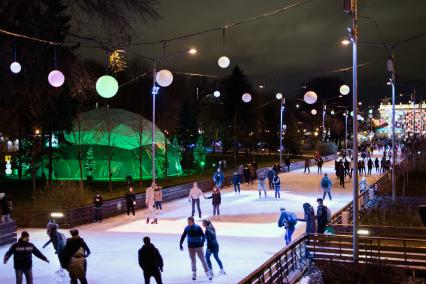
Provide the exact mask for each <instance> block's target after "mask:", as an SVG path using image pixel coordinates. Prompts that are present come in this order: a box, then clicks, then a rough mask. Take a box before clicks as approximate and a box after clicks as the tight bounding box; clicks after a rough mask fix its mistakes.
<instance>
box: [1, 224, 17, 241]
mask: <svg viewBox="0 0 426 284" xmlns="http://www.w3.org/2000/svg"><path fill="white" fill-rule="evenodd" d="M16 240H17V234H16V223H15V222H9V223H0V246H2V245H7V244H11V243H14V242H16Z"/></svg>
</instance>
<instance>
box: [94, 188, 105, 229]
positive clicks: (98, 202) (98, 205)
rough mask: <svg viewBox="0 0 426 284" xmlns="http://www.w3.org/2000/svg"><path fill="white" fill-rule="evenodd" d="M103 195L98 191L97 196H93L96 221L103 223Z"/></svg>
mask: <svg viewBox="0 0 426 284" xmlns="http://www.w3.org/2000/svg"><path fill="white" fill-rule="evenodd" d="M103 201H104V200H103V198H102V195H101V194H100V193H99V192H98V193H97V194H96V195H95V197H93V206H94V207H95V220H94V221H93V222H94V223H98V222H99V223H102V203H103Z"/></svg>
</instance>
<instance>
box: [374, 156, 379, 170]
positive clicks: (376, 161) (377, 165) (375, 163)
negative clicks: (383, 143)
mask: <svg viewBox="0 0 426 284" xmlns="http://www.w3.org/2000/svg"><path fill="white" fill-rule="evenodd" d="M374 167H375V168H376V174H377V173H378V172H379V167H380V162H379V158H377V157H376V159H374Z"/></svg>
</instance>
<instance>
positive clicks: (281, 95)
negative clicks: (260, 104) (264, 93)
mask: <svg viewBox="0 0 426 284" xmlns="http://www.w3.org/2000/svg"><path fill="white" fill-rule="evenodd" d="M275 98H276V99H277V100H281V99H282V98H283V94H281V93H276V94H275Z"/></svg>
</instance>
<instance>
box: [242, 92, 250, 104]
mask: <svg viewBox="0 0 426 284" xmlns="http://www.w3.org/2000/svg"><path fill="white" fill-rule="evenodd" d="M241 99H242V100H243V102H245V103H249V102H250V101H251V95H250V94H249V93H244V94H243V96H242V97H241Z"/></svg>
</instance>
